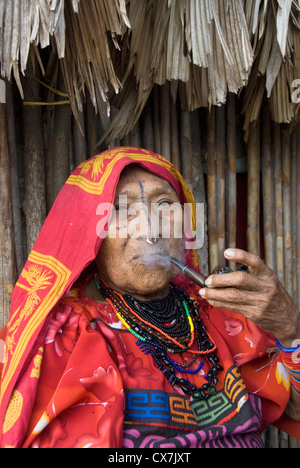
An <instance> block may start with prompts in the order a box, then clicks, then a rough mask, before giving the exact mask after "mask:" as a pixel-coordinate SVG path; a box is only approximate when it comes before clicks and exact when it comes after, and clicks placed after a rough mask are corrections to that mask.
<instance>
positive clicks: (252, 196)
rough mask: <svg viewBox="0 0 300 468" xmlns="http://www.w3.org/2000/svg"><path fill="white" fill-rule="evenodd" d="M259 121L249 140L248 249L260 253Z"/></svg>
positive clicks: (250, 133)
mask: <svg viewBox="0 0 300 468" xmlns="http://www.w3.org/2000/svg"><path fill="white" fill-rule="evenodd" d="M259 135H260V131H259V122H256V123H255V124H254V125H251V127H250V131H249V141H248V213H247V249H248V251H249V252H251V253H254V254H256V255H259V253H260V248H259V247H260V246H259V212H260V144H259Z"/></svg>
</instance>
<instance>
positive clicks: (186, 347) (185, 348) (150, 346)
mask: <svg viewBox="0 0 300 468" xmlns="http://www.w3.org/2000/svg"><path fill="white" fill-rule="evenodd" d="M95 284H96V286H97V288H98V290H99V291H100V293H101V294H102V296H103V297H104V298H105V299H106V301H107V302H108V303H109V304H110V305H111V307H112V309H113V310H114V312H115V314H116V315H117V317H118V318H119V320H120V321H121V322H122V323H123V325H124V326H125V328H126V329H127V330H128V331H129V332H130V333H132V334H133V335H134V336H135V337H136V338H137V342H136V344H137V346H138V347H139V348H140V349H141V350H142V351H143V352H144V353H145V354H149V353H150V354H151V355H152V357H153V359H154V361H155V362H156V364H157V367H158V369H159V370H161V371H162V372H163V374H164V375H165V376H166V378H167V379H168V380H169V382H170V383H171V385H172V386H175V385H177V386H179V387H180V388H181V389H182V390H183V392H184V393H186V394H189V395H192V396H193V399H194V400H195V399H196V400H199V399H200V400H201V399H207V398H208V397H209V396H210V395H212V394H214V393H215V392H216V384H217V382H218V379H217V372H218V371H219V370H222V367H221V366H220V365H219V364H218V357H217V355H216V344H215V343H214V342H213V340H212V338H211V336H210V335H209V334H208V332H207V331H206V327H205V326H204V324H203V323H202V320H201V318H200V316H199V312H198V308H197V306H196V305H195V303H194V301H193V300H192V299H191V298H190V297H189V296H188V295H187V294H186V293H185V292H184V291H181V290H180V289H179V288H178V287H177V286H176V285H175V284H173V283H171V284H170V292H169V294H168V296H167V297H166V298H164V299H157V300H152V301H139V300H137V299H135V298H134V297H132V296H130V295H129V294H124V295H122V294H120V293H119V292H117V291H114V290H112V289H111V288H109V286H108V285H107V284H106V283H105V282H104V281H103V280H102V279H100V278H99V277H98V276H97V275H95ZM192 346H193V349H192ZM184 352H186V353H189V354H191V355H192V359H191V360H190V362H188V363H186V364H181V363H178V362H176V361H175V360H173V359H171V358H170V357H169V353H171V354H176V353H177V354H181V353H184ZM199 357H201V362H200V364H199V365H198V366H197V367H196V368H195V369H191V368H190V367H191V366H192V365H193V364H194V363H195V362H196V360H197V359H198V358H199ZM205 360H206V362H208V364H209V366H210V368H209V371H208V373H207V375H206V376H205V379H206V380H207V383H206V384H204V385H202V387H201V388H197V387H196V386H195V385H193V384H192V383H191V382H189V380H188V379H183V378H179V377H177V376H176V375H175V373H176V371H178V372H180V373H183V374H187V375H188V374H196V373H198V372H199V371H200V370H201V369H202V367H203V365H204V362H205Z"/></svg>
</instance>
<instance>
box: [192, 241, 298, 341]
mask: <svg viewBox="0 0 300 468" xmlns="http://www.w3.org/2000/svg"><path fill="white" fill-rule="evenodd" d="M224 256H225V258H227V259H228V260H230V261H233V262H238V263H241V264H243V265H246V266H247V267H248V272H246V271H234V272H233V273H227V274H217V275H211V276H209V277H208V278H207V280H206V282H205V283H206V285H207V288H203V289H201V290H200V295H201V296H202V297H204V298H205V299H206V300H207V301H208V302H209V304H211V305H212V306H215V307H218V308H220V309H225V310H230V311H232V312H238V313H239V314H242V315H244V316H245V317H246V318H248V319H250V320H251V321H252V322H254V323H255V324H256V325H258V326H259V327H261V328H263V329H264V330H267V331H269V332H271V333H273V334H274V335H275V336H276V338H277V339H278V340H279V341H280V343H281V344H282V345H283V346H286V347H291V346H292V343H293V341H294V340H296V339H300V314H299V312H298V308H297V307H296V305H295V304H294V303H293V300H292V298H291V296H290V295H289V294H288V292H287V291H286V290H285V289H284V287H283V286H282V284H281V283H280V281H279V279H278V278H277V276H276V275H275V273H274V272H273V271H272V270H270V268H268V267H267V266H266V265H265V264H264V262H263V261H262V260H261V259H260V258H259V257H258V256H257V255H254V254H251V253H249V252H245V251H244V250H240V249H228V250H225V253H224Z"/></svg>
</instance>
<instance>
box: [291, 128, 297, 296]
mask: <svg viewBox="0 0 300 468" xmlns="http://www.w3.org/2000/svg"><path fill="white" fill-rule="evenodd" d="M297 143H298V141H297V133H296V132H295V131H294V132H293V133H292V134H291V216H292V261H293V264H292V271H293V274H292V291H293V296H292V297H293V301H294V302H295V304H297V301H298V280H297V275H296V274H295V272H296V271H297Z"/></svg>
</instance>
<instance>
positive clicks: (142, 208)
mask: <svg viewBox="0 0 300 468" xmlns="http://www.w3.org/2000/svg"><path fill="white" fill-rule="evenodd" d="M114 206H115V216H113V217H112V219H111V222H110V225H109V229H108V235H107V237H106V238H105V239H104V240H103V242H102V245H101V248H100V250H99V254H98V256H97V259H96V263H97V269H98V273H99V275H100V277H102V278H103V279H104V280H105V281H106V282H107V283H108V284H109V286H110V287H112V288H113V289H115V290H117V291H119V292H121V293H123V294H124V293H128V294H131V295H133V296H134V297H136V298H138V299H141V300H143V299H151V298H153V299H154V298H159V297H164V296H165V295H166V294H167V293H168V285H169V283H170V281H172V280H173V279H174V278H175V276H176V275H177V274H178V270H177V269H176V267H174V266H173V265H171V264H170V263H169V262H168V261H166V259H164V258H163V256H162V255H161V254H163V253H165V254H168V255H170V256H174V257H177V258H178V257H181V252H182V243H183V241H182V235H180V233H182V224H183V223H182V217H183V216H182V207H181V205H180V203H179V199H178V196H177V194H176V192H175V191H174V189H173V188H172V187H171V186H170V185H169V184H168V182H166V181H165V180H163V179H161V178H160V177H158V176H156V175H154V174H151V173H150V172H148V171H146V170H144V169H143V168H140V167H139V166H136V165H134V166H133V165H131V166H128V168H126V169H125V170H124V171H123V173H122V175H121V178H120V181H119V183H118V186H117V190H116V194H115V201H114ZM170 207H171V208H172V209H170ZM153 239H154V240H153ZM155 240H156V241H155Z"/></svg>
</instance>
